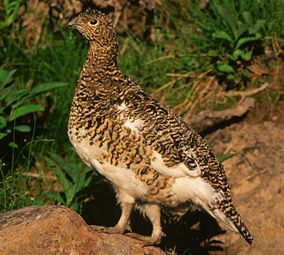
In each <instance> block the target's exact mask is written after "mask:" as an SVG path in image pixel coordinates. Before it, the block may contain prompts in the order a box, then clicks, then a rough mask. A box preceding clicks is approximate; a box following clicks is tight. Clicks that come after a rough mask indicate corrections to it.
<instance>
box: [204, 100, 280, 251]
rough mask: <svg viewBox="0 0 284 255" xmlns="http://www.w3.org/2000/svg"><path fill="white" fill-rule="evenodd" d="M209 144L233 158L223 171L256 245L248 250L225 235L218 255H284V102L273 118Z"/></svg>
mask: <svg viewBox="0 0 284 255" xmlns="http://www.w3.org/2000/svg"><path fill="white" fill-rule="evenodd" d="M252 115H254V114H252ZM257 115H258V116H259V114H255V116H257ZM208 140H209V142H210V143H211V145H212V146H213V148H214V151H215V152H216V153H217V155H224V154H234V156H233V157H231V158H230V159H228V160H226V161H224V166H225V169H226V173H227V176H228V179H229V183H230V186H231V190H232V196H233V200H234V202H235V206H236V208H237V209H238V211H239V212H240V214H241V215H242V217H243V218H244V220H245V222H246V225H247V227H248V228H249V229H250V231H251V232H252V234H253V236H254V239H255V240H254V243H253V245H252V246H250V245H248V244H247V243H246V242H245V241H244V240H243V239H242V237H241V236H238V235H236V234H235V233H231V232H229V231H227V232H226V234H224V235H221V236H220V237H219V239H220V240H221V241H223V242H224V245H223V248H224V251H222V252H221V251H220V252H215V253H214V254H218V255H220V254H223V255H224V254H228V255H247V254H250V255H268V254H269V255H274V254H275V255H280V254H284V101H282V102H280V103H279V104H278V106H277V107H276V110H275V111H274V112H273V114H271V115H270V116H269V118H265V119H262V120H259V119H258V120H256V118H255V117H253V116H252V117H249V118H248V119H246V120H244V121H241V122H239V123H237V124H233V125H231V126H229V127H226V128H224V129H221V130H218V131H217V132H214V133H213V134H212V135H211V136H209V137H208ZM212 254H213V253H212Z"/></svg>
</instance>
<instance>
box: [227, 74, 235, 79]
mask: <svg viewBox="0 0 284 255" xmlns="http://www.w3.org/2000/svg"><path fill="white" fill-rule="evenodd" d="M235 78H236V76H235V75H234V74H231V73H230V74H228V75H227V79H228V80H230V81H233V80H235Z"/></svg>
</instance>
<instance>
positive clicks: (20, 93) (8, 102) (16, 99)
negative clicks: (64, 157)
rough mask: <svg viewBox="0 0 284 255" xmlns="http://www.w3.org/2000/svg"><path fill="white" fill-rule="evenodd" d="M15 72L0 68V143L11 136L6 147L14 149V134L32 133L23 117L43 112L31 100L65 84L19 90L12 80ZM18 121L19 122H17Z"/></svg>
mask: <svg viewBox="0 0 284 255" xmlns="http://www.w3.org/2000/svg"><path fill="white" fill-rule="evenodd" d="M15 72H16V70H12V71H7V70H5V69H2V68H0V91H1V94H0V141H1V140H3V139H4V138H5V137H7V136H9V135H11V134H12V137H11V138H10V139H8V142H7V145H8V146H10V147H14V148H16V147H17V143H16V141H15V133H18V132H20V133H28V132H31V131H32V128H31V126H30V125H29V124H28V123H27V121H25V119H23V117H26V116H27V115H29V114H31V113H35V112H41V111H43V110H44V106H43V105H41V104H38V103H33V102H32V99H34V98H35V97H36V96H38V95H40V94H42V93H45V92H47V91H50V90H52V89H55V88H60V87H63V86H66V83H62V82H50V83H42V84H38V85H36V86H34V87H33V88H32V89H28V88H21V87H19V86H18V85H17V84H16V83H15V82H14V80H13V75H14V74H15ZM20 119H21V120H22V121H21V122H20V121H18V120H20ZM18 122H20V123H21V124H18Z"/></svg>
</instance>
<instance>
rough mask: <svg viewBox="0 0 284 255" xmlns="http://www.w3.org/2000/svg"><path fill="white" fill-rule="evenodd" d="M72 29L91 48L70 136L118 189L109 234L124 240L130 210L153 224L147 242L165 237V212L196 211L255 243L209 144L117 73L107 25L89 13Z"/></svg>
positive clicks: (104, 19)
mask: <svg viewBox="0 0 284 255" xmlns="http://www.w3.org/2000/svg"><path fill="white" fill-rule="evenodd" d="M70 25H72V26H74V27H75V28H76V29H77V30H78V31H79V32H80V33H81V34H82V35H83V36H84V37H85V38H86V39H87V40H89V42H90V48H89V52H88V56H87V60H86V63H85V65H84V67H83V69H82V71H81V74H80V78H79V80H78V83H77V87H76V92H75V96H74V99H73V103H72V108H71V112H70V119H69V126H68V134H69V137H70V140H71V142H72V144H73V146H74V147H75V149H76V151H77V153H78V154H79V156H80V157H81V158H82V160H83V161H84V162H85V163H86V164H87V165H89V166H90V167H93V168H94V169H96V170H97V171H98V172H99V173H100V174H102V175H104V176H105V177H106V178H107V179H108V180H109V181H110V182H111V183H112V185H113V186H114V188H115V190H116V193H117V199H118V201H119V203H120V204H121V209H122V214H121V218H120V220H119V222H118V223H117V225H116V226H115V227H113V228H104V227H101V230H103V231H106V232H111V233H123V232H124V231H125V230H126V229H127V227H128V224H129V216H130V213H131V210H132V208H133V206H134V205H135V206H137V207H138V208H139V209H140V210H141V211H142V212H144V213H145V215H146V216H147V217H148V218H149V219H150V221H151V222H152V225H153V232H152V235H151V237H148V238H146V237H145V241H146V242H147V243H158V242H159V241H160V239H161V236H162V229H161V225H160V210H161V209H162V210H165V211H167V212H169V213H170V214H171V215H172V216H173V217H175V218H179V217H181V216H182V215H183V214H184V213H185V212H186V211H187V210H189V209H190V208H191V205H192V204H196V205H197V206H199V207H200V208H203V209H205V210H206V211H207V212H208V213H210V214H211V215H212V216H213V217H215V218H216V219H217V220H219V221H220V222H222V223H223V224H224V225H225V226H226V227H228V228H229V229H232V230H234V231H239V232H240V233H241V234H242V235H243V237H244V238H245V239H246V240H247V241H248V242H249V243H251V242H252V240H253V238H252V236H251V235H250V233H249V231H248V230H247V228H246V227H245V225H244V223H243V221H242V219H241V217H240V215H239V214H238V213H237V211H236V209H235V208H234V207H233V204H232V199H231V195H230V189H229V185H228V182H227V179H226V175H225V172H224V169H223V166H222V165H221V164H220V163H219V162H218V161H217V159H216V157H215V155H214V153H213V152H212V150H211V149H210V148H209V147H208V145H207V144H206V142H205V141H204V140H203V139H202V138H201V137H200V136H199V135H198V134H197V133H196V132H195V131H194V130H193V129H192V128H191V127H190V126H189V125H188V124H187V123H185V122H183V120H182V119H181V118H179V117H176V116H175V115H174V114H173V113H172V112H171V111H170V110H169V109H167V108H165V107H163V106H161V105H160V104H159V103H158V102H157V101H156V100H155V99H153V98H152V97H150V96H149V95H147V94H146V93H145V92H144V91H143V90H142V89H141V88H140V87H139V86H138V85H137V84H135V83H133V82H132V81H131V80H130V79H129V78H128V77H127V76H125V75H123V74H122V73H121V71H120V70H119V68H118V66H117V62H116V61H117V48H118V47H117V40H116V33H115V29H114V27H113V24H112V21H111V20H110V18H109V17H108V16H107V15H105V14H102V13H100V12H98V11H93V10H87V11H85V12H83V13H81V14H80V15H79V16H77V17H75V18H74V19H73V20H72V21H71V22H70Z"/></svg>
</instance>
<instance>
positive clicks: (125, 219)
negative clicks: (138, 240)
mask: <svg viewBox="0 0 284 255" xmlns="http://www.w3.org/2000/svg"><path fill="white" fill-rule="evenodd" d="M117 198H118V201H120V207H121V216H120V219H119V221H118V222H117V224H116V225H115V226H114V227H105V226H92V228H93V229H94V230H96V231H98V232H103V233H109V234H123V233H124V232H125V231H126V230H127V229H129V228H130V226H129V219H130V214H131V211H132V209H133V206H134V201H135V200H134V198H132V197H131V196H129V195H128V194H126V193H125V192H124V191H121V190H117Z"/></svg>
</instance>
